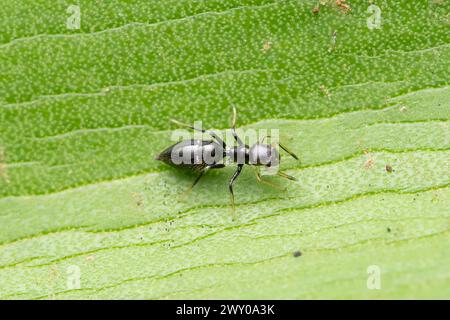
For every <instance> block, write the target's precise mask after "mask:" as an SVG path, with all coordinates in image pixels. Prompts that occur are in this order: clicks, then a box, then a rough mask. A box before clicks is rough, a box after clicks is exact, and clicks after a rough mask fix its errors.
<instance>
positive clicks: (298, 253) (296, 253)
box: [293, 250, 302, 258]
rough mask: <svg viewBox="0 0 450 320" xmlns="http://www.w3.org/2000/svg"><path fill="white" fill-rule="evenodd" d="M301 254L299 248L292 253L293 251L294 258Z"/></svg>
mask: <svg viewBox="0 0 450 320" xmlns="http://www.w3.org/2000/svg"><path fill="white" fill-rule="evenodd" d="M301 255H302V253H301V252H300V251H299V250H297V251H295V252H294V253H293V256H294V257H295V258H298V257H300V256H301Z"/></svg>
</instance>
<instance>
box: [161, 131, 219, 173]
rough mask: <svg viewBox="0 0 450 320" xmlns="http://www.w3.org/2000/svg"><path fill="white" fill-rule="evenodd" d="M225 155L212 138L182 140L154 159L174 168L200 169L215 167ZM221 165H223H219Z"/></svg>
mask: <svg viewBox="0 0 450 320" xmlns="http://www.w3.org/2000/svg"><path fill="white" fill-rule="evenodd" d="M225 156H226V153H225V150H224V149H223V146H222V145H221V144H219V143H217V142H215V141H213V140H194V139H191V140H184V141H180V142H177V143H175V144H173V145H171V146H170V147H168V148H167V149H165V150H164V151H162V152H161V153H160V154H159V155H158V156H157V157H156V160H160V161H163V162H165V163H167V164H168V165H171V166H173V167H176V168H182V169H188V170H192V171H202V170H204V169H205V168H206V167H211V168H215V167H217V165H218V164H219V163H220V162H221V161H222V160H223V158H224V157H225ZM220 167H223V166H220Z"/></svg>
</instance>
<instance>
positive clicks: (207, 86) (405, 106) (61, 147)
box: [0, 0, 450, 299]
mask: <svg viewBox="0 0 450 320" xmlns="http://www.w3.org/2000/svg"><path fill="white" fill-rule="evenodd" d="M372 2H373V3H374V4H376V5H377V6H378V8H380V10H381V26H380V28H379V29H377V28H375V29H370V28H369V27H368V25H367V19H368V18H369V17H370V15H371V14H372V13H370V12H368V6H369V5H370V3H369V2H368V1H363V0H359V1H357V0H354V1H347V2H346V3H348V5H349V6H350V8H351V10H350V11H348V12H347V10H346V9H345V8H344V7H339V6H338V5H336V4H335V3H336V2H335V1H320V3H321V5H320V10H319V12H318V13H313V8H314V7H316V6H317V5H318V1H312V0H311V1H300V0H240V1H237V0H227V1H219V0H208V1H197V0H152V1H148V0H147V1H138V0H134V1H127V2H125V1H118V0H117V1H107V2H106V1H105V2H104V3H98V2H92V1H88V0H85V1H77V5H78V6H79V8H80V11H81V25H80V29H76V30H72V29H67V24H66V21H67V19H68V18H69V17H70V15H71V14H72V13H71V12H68V11H67V8H68V7H69V6H70V5H71V4H72V1H58V2H57V3H55V2H54V1H45V0H42V1H31V0H30V1H21V2H20V4H19V3H14V4H13V3H12V2H11V3H9V4H8V3H6V4H4V10H2V11H1V12H0V30H1V31H0V61H1V63H0V197H1V198H0V252H1V254H0V298H1V299H16V298H22V299H52V298H57V299H64V298H69V299H93V298H105V299H112V298H143V299H166V298H180V299H186V298H189V299H195V298H235V299H255V298H269V299H270V298H272V299H274V298H275V299H283V298H294V299H297V298H448V288H449V286H450V274H449V271H448V266H449V265H450V253H449V250H448V245H449V218H450V211H449V208H450V170H449V169H450V160H449V159H450V135H449V118H450V86H449V77H448V70H449V61H450V47H449V44H448V39H449V26H448V24H449V20H448V9H449V3H448V2H446V1H427V0H421V1H414V2H412V1H393V0H392V1H391V0H384V1H383V0H380V1H378V0H377V1H372ZM232 104H233V105H236V106H237V107H238V121H239V125H240V126H241V128H240V129H250V128H252V129H259V128H261V129H270V128H274V129H279V130H280V140H281V141H283V142H284V144H286V145H288V146H289V147H290V148H291V149H292V150H293V151H294V152H295V153H296V154H298V155H299V157H300V161H295V160H294V159H292V158H290V157H288V156H286V155H285V154H284V155H283V158H282V159H283V160H282V169H283V171H286V172H287V173H288V174H290V175H293V176H295V177H296V178H297V179H298V181H297V182H292V181H287V180H286V181H284V180H282V179H280V178H278V179H277V178H274V177H268V178H267V179H269V180H270V181H273V182H274V183H277V184H280V185H283V186H285V187H286V191H280V190H277V189H273V188H271V187H270V186H266V185H262V184H257V183H255V177H254V174H253V172H252V170H250V169H251V168H248V167H247V166H246V167H244V171H243V174H242V176H241V177H240V178H239V180H238V182H237V184H236V187H235V194H236V209H237V219H236V220H235V221H233V220H232V219H231V215H230V206H229V196H228V188H227V183H228V179H229V177H230V176H231V174H232V172H233V170H234V169H233V168H225V169H221V170H216V171H214V170H212V171H210V172H208V174H207V176H206V177H205V178H203V179H202V180H201V182H200V183H199V185H198V186H196V187H195V189H194V190H193V191H192V193H191V194H190V195H189V196H188V197H187V198H186V199H185V200H183V201H182V200H180V197H179V196H180V194H181V193H182V192H183V191H185V190H186V189H187V188H188V186H189V185H190V184H191V183H192V180H193V178H194V177H193V176H192V175H189V174H184V173H182V172H178V171H176V170H174V169H173V168H170V167H168V166H165V165H163V164H162V163H160V162H158V161H156V160H154V157H155V155H156V154H158V152H160V151H162V150H163V149H164V148H165V147H167V146H168V145H170V144H171V143H173V142H172V141H171V133H172V130H174V129H175V127H174V126H173V125H171V124H170V123H169V119H170V118H177V119H180V120H183V121H185V122H189V123H191V122H194V121H196V120H202V121H203V124H204V125H207V126H210V127H212V128H219V129H226V128H228V127H229V121H230V117H231V109H230V106H231V105H232ZM391 169H392V170H391ZM298 252H300V255H299V253H298ZM374 268H375V269H374ZM371 270H379V271H380V272H381V273H380V280H381V288H380V289H378V290H377V289H375V290H373V288H372V287H371V286H370V281H372V280H373V279H374V278H373V277H374V276H375V277H376V276H377V274H372V273H371V272H372V271H371ZM368 273H369V274H368ZM375 273H376V272H375ZM78 275H79V276H80V277H79V280H80V281H79V287H78V284H77V279H78V278H75V280H76V281H75V286H74V285H73V283H74V282H73V280H74V277H77V276H78ZM371 288H372V289H371Z"/></svg>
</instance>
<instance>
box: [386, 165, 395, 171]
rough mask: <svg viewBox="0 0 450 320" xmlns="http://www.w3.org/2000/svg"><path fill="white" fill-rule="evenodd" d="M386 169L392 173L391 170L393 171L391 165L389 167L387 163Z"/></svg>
mask: <svg viewBox="0 0 450 320" xmlns="http://www.w3.org/2000/svg"><path fill="white" fill-rule="evenodd" d="M386 171H387V172H388V173H392V172H393V171H394V169H392V167H391V166H390V165H389V164H387V165H386Z"/></svg>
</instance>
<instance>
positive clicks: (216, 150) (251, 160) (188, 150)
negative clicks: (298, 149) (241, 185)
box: [156, 107, 298, 214]
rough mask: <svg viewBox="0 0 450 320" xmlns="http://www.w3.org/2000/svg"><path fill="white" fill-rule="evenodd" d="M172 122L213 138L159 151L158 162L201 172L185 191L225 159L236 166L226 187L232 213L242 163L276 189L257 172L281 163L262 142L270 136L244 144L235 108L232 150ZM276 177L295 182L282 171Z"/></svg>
mask: <svg viewBox="0 0 450 320" xmlns="http://www.w3.org/2000/svg"><path fill="white" fill-rule="evenodd" d="M171 121H172V122H173V123H175V124H177V125H179V126H183V127H187V128H190V129H192V130H195V131H200V132H202V133H206V134H209V135H210V136H211V137H212V138H214V140H196V139H190V140H184V141H180V142H177V143H175V144H174V145H172V146H170V147H168V148H167V149H166V150H164V151H163V152H161V153H160V154H159V155H158V156H157V157H156V160H161V161H163V162H165V163H167V164H169V165H171V166H174V167H176V168H184V169H188V170H191V171H196V172H200V175H199V176H198V177H197V178H196V179H195V181H194V183H193V184H192V185H191V187H190V188H189V189H188V190H187V192H189V191H190V190H192V188H194V186H195V185H196V184H197V183H198V181H199V180H200V178H201V177H202V176H203V175H204V174H205V173H206V172H207V171H208V170H210V169H219V168H224V167H225V164H224V163H223V160H224V158H225V157H229V158H230V159H231V160H232V161H233V162H234V163H236V164H237V168H236V171H235V172H234V174H233V176H232V177H231V179H230V181H229V184H228V188H229V190H230V195H231V206H232V210H233V214H234V212H235V205H234V193H233V184H234V182H235V181H236V179H237V177H238V176H239V175H240V174H241V171H242V168H243V166H244V164H247V165H251V166H254V168H255V169H256V170H255V174H256V178H257V180H258V181H259V182H262V183H265V184H268V185H271V186H273V187H277V188H278V186H277V185H274V184H272V183H270V182H269V181H265V180H263V179H262V177H261V174H260V172H259V167H261V166H266V167H272V166H277V165H278V164H279V163H280V154H279V153H278V151H277V150H276V148H275V146H274V145H273V144H272V145H270V144H265V143H264V139H265V138H270V136H265V137H264V138H263V139H262V140H261V141H259V142H258V143H255V144H254V145H252V146H251V147H249V146H248V145H246V144H244V142H243V141H242V140H241V139H240V138H239V136H238V135H237V134H236V108H235V107H233V120H232V123H231V132H232V134H233V137H234V139H235V140H236V142H237V144H238V145H237V146H233V147H232V148H227V146H226V144H225V142H224V141H223V140H222V139H221V138H220V137H219V136H218V135H217V134H216V133H215V132H214V131H211V130H203V129H198V128H196V127H194V126H191V125H189V124H186V123H182V122H180V121H177V120H175V119H171ZM278 145H279V146H280V148H281V149H283V150H284V151H286V152H287V153H288V154H289V155H291V156H292V157H293V158H294V159H296V160H298V157H297V156H296V155H295V154H294V153H293V152H291V151H290V150H289V149H288V148H286V147H285V146H284V145H282V144H281V143H278ZM276 174H277V175H278V176H280V177H283V178H286V179H289V180H294V181H296V180H297V179H296V178H294V177H292V176H290V175H288V174H286V173H284V172H281V171H278V172H277V173H276Z"/></svg>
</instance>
